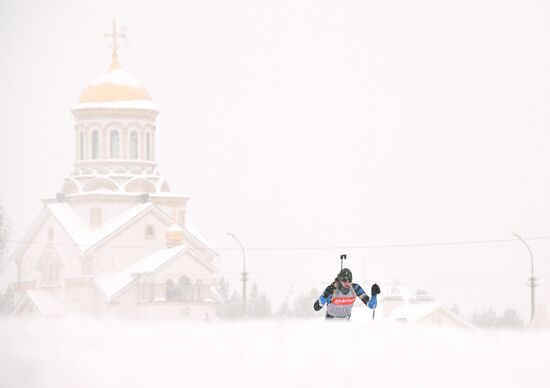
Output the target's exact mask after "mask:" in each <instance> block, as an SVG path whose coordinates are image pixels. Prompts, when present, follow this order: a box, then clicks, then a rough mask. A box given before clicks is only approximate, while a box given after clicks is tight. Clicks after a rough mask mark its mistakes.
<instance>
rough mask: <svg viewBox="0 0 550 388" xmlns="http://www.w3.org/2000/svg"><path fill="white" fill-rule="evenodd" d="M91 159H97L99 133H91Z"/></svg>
mask: <svg viewBox="0 0 550 388" xmlns="http://www.w3.org/2000/svg"><path fill="white" fill-rule="evenodd" d="M92 159H99V132H98V131H93V132H92Z"/></svg>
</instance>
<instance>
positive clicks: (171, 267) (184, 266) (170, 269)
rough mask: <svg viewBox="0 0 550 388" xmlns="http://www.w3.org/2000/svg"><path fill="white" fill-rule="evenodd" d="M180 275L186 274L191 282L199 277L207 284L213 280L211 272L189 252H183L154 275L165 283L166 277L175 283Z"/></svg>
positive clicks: (157, 279) (158, 280)
mask: <svg viewBox="0 0 550 388" xmlns="http://www.w3.org/2000/svg"><path fill="white" fill-rule="evenodd" d="M182 275H185V276H187V277H188V278H189V279H190V280H191V281H192V283H193V284H194V283H195V282H196V281H197V280H199V279H200V280H202V281H203V282H204V283H205V284H207V285H210V284H212V282H213V275H212V273H211V272H210V271H209V270H208V269H206V268H205V267H204V265H202V264H201V263H199V262H198V261H197V260H196V259H195V258H193V257H192V256H191V255H190V254H189V253H184V254H183V255H181V256H180V257H178V258H176V259H175V260H173V261H172V262H170V263H169V264H168V265H166V266H165V267H163V268H162V269H161V270H160V271H159V272H158V273H156V274H155V277H156V281H157V282H160V283H166V281H167V280H168V279H172V280H173V281H174V282H176V283H177V281H178V279H179V277H180V276H182Z"/></svg>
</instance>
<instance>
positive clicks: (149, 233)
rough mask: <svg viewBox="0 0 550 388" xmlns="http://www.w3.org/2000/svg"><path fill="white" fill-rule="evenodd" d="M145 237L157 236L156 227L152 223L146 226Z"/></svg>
mask: <svg viewBox="0 0 550 388" xmlns="http://www.w3.org/2000/svg"><path fill="white" fill-rule="evenodd" d="M145 238H146V239H153V238H155V228H153V226H152V225H147V227H146V228H145Z"/></svg>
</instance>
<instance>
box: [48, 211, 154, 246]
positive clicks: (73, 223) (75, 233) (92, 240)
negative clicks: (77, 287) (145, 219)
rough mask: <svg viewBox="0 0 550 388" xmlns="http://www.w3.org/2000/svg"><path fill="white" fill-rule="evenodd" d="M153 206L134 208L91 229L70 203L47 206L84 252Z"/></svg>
mask: <svg viewBox="0 0 550 388" xmlns="http://www.w3.org/2000/svg"><path fill="white" fill-rule="evenodd" d="M152 206H153V205H152V204H151V203H150V202H146V203H142V204H139V205H136V206H133V207H131V208H130V209H128V210H126V211H125V212H123V213H121V214H119V215H118V216H116V217H113V218H112V219H110V220H108V221H106V222H105V223H104V224H103V225H101V226H100V227H98V228H95V229H91V228H90V227H89V226H88V225H87V224H86V223H85V222H84V221H83V220H82V218H80V216H79V215H78V214H77V213H76V212H75V211H74V210H73V208H72V207H71V206H70V205H69V204H68V203H64V202H57V203H49V204H46V207H47V208H48V210H50V212H51V213H52V214H53V216H54V217H55V218H56V219H57V220H58V221H59V223H60V224H61V225H62V226H63V228H64V229H65V230H66V232H67V233H68V234H69V236H71V238H72V239H73V241H74V242H75V244H76V245H78V247H79V248H80V250H81V251H82V252H86V251H88V250H90V249H91V248H93V247H94V246H95V245H96V244H98V243H99V242H101V241H102V240H103V239H105V238H106V237H108V236H109V235H111V234H112V233H114V232H115V231H117V230H118V229H120V227H121V226H122V225H125V224H126V223H128V222H130V221H132V220H133V219H134V218H135V217H137V216H138V215H139V214H141V213H143V212H144V211H146V210H147V209H149V208H150V207H152Z"/></svg>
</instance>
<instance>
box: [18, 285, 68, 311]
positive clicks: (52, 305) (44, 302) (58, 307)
mask: <svg viewBox="0 0 550 388" xmlns="http://www.w3.org/2000/svg"><path fill="white" fill-rule="evenodd" d="M25 302H28V303H30V304H32V306H33V307H34V308H36V310H38V312H40V314H42V315H45V316H62V315H63V314H64V308H63V304H62V303H61V302H60V301H58V300H57V299H56V298H55V297H54V296H53V295H52V294H50V293H49V292H47V291H40V290H27V291H26V292H25V293H24V294H23V295H22V297H21V299H20V300H19V302H18V303H17V306H16V307H15V310H14V312H15V313H17V310H18V309H19V308H20V307H21V306H22V305H23V304H24V303H25Z"/></svg>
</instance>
